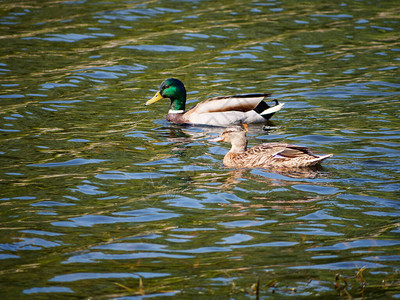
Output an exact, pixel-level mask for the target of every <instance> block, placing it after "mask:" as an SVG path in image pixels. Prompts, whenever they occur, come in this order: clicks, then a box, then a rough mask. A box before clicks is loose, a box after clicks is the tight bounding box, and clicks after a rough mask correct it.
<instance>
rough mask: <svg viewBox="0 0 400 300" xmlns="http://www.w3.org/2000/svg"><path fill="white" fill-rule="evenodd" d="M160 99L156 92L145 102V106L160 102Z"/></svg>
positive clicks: (158, 93)
mask: <svg viewBox="0 0 400 300" xmlns="http://www.w3.org/2000/svg"><path fill="white" fill-rule="evenodd" d="M162 98H163V97H162V96H161V94H160V92H159V91H158V92H157V93H156V94H155V95H154V96H153V98H151V99H150V100H149V101H147V102H146V103H145V105H150V104H153V103H156V102H157V101H160V100H161V99H162Z"/></svg>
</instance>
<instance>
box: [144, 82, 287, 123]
mask: <svg viewBox="0 0 400 300" xmlns="http://www.w3.org/2000/svg"><path fill="white" fill-rule="evenodd" d="M269 96H270V94H245V95H234V96H225V97H213V98H210V99H207V100H205V101H203V102H201V103H198V104H197V105H196V106H194V107H193V108H191V109H190V110H188V111H185V104H186V89H185V86H184V85H183V83H182V82H181V81H180V80H179V79H176V78H168V79H166V80H164V82H163V83H162V84H161V86H160V89H159V90H158V92H157V93H156V94H155V95H154V97H153V98H151V99H150V100H148V101H147V102H146V104H145V105H150V104H153V103H155V102H157V101H159V100H161V99H163V98H169V99H170V100H171V105H170V109H169V111H168V114H167V120H168V121H169V122H172V123H176V124H185V123H190V124H204V125H214V126H224V125H234V124H242V123H260V122H265V121H266V120H269V119H270V118H271V117H272V115H273V114H274V113H275V112H277V111H279V110H280V109H281V108H282V106H283V104H284V103H279V102H278V101H277V100H274V101H275V105H274V106H272V107H271V106H269V105H268V104H267V103H265V102H264V101H263V100H264V99H265V98H267V97H269Z"/></svg>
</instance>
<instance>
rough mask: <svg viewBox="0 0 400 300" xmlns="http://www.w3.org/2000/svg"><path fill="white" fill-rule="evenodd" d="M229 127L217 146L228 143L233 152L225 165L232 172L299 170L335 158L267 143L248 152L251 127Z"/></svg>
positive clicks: (289, 146) (301, 148)
mask: <svg viewBox="0 0 400 300" xmlns="http://www.w3.org/2000/svg"><path fill="white" fill-rule="evenodd" d="M243 125H244V127H245V129H243V128H242V127H241V126H235V127H229V128H227V129H225V131H224V132H223V133H222V134H221V135H220V136H219V137H218V138H216V139H213V140H212V141H214V142H219V141H225V142H230V143H231V144H232V148H231V149H230V150H229V152H228V153H227V154H226V155H225V157H224V160H223V163H224V165H225V166H227V167H228V168H274V167H278V168H299V167H311V166H315V165H318V164H320V163H321V161H323V160H324V159H326V158H328V157H331V156H332V154H327V155H316V154H313V153H311V151H310V149H309V148H307V147H303V146H297V145H289V144H285V143H266V144H261V145H257V146H254V147H252V148H250V149H247V138H246V131H247V125H246V124H243Z"/></svg>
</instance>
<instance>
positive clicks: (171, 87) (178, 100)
mask: <svg viewBox="0 0 400 300" xmlns="http://www.w3.org/2000/svg"><path fill="white" fill-rule="evenodd" d="M163 98H169V99H171V107H170V109H171V110H182V111H184V110H185V104H186V89H185V86H184V85H183V83H182V81H180V80H179V79H176V78H168V79H166V80H164V81H163V83H161V86H160V89H159V90H158V92H157V93H156V94H155V95H154V97H153V98H151V99H150V100H149V101H147V102H146V105H150V104H153V103H155V102H157V101H159V100H161V99H163Z"/></svg>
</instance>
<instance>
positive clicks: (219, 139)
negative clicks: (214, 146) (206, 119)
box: [209, 136, 224, 142]
mask: <svg viewBox="0 0 400 300" xmlns="http://www.w3.org/2000/svg"><path fill="white" fill-rule="evenodd" d="M209 141H210V142H223V141H224V139H223V138H222V137H221V136H219V137H216V138H214V139H210V140H209Z"/></svg>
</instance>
